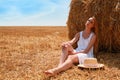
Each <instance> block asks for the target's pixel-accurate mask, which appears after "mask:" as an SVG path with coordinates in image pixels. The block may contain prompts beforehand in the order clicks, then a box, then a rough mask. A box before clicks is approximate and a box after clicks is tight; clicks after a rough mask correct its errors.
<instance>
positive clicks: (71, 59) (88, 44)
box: [45, 17, 97, 76]
mask: <svg viewBox="0 0 120 80" xmlns="http://www.w3.org/2000/svg"><path fill="white" fill-rule="evenodd" d="M96 24H97V22H96V19H95V17H90V18H89V19H88V20H87V21H86V23H85V29H84V30H83V31H81V32H78V33H77V34H76V35H75V37H74V38H73V39H72V40H70V41H68V42H64V43H62V45H61V46H62V54H61V58H60V62H59V65H58V66H57V67H56V68H53V69H49V70H47V71H45V74H49V75H51V76H54V75H55V74H57V73H59V72H61V71H64V70H67V69H69V68H70V67H72V66H73V64H74V63H79V64H83V62H84V59H85V58H92V57H94V55H93V47H94V44H95V41H96V39H97V37H96V31H97V26H96ZM76 41H77V45H78V47H77V48H76V49H73V47H72V45H73V44H74V43H75V42H76Z"/></svg>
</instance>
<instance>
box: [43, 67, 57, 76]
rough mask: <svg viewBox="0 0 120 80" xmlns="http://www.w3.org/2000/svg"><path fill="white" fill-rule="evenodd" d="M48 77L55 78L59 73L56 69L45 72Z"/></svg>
mask: <svg viewBox="0 0 120 80" xmlns="http://www.w3.org/2000/svg"><path fill="white" fill-rule="evenodd" d="M44 73H45V74H46V75H49V76H55V75H56V74H57V71H56V69H55V68H54V69H49V70H47V71H45V72H44Z"/></svg>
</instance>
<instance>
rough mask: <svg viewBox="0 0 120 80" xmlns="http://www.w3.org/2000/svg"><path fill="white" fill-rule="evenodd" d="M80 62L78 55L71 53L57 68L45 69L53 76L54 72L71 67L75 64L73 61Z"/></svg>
mask: <svg viewBox="0 0 120 80" xmlns="http://www.w3.org/2000/svg"><path fill="white" fill-rule="evenodd" d="M78 62H79V60H78V56H77V55H69V56H68V58H67V60H66V61H65V62H64V63H63V64H61V65H60V66H58V67H56V68H53V69H50V70H48V71H45V73H46V74H51V75H52V76H53V75H54V74H57V73H59V72H61V71H64V70H67V69H69V68H70V67H72V66H73V63H78Z"/></svg>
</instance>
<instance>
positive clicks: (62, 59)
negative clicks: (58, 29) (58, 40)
mask: <svg viewBox="0 0 120 80" xmlns="http://www.w3.org/2000/svg"><path fill="white" fill-rule="evenodd" d="M73 50H74V49H73V47H72V46H71V45H70V44H67V45H64V46H62V53H61V56H60V62H59V65H58V66H60V65H61V64H63V63H64V62H65V60H66V59H67V57H68V55H70V54H73V53H72V52H73Z"/></svg>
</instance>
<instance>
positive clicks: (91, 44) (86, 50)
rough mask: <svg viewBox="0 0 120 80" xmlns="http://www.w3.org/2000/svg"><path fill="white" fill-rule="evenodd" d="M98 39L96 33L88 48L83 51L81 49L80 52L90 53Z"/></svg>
mask: <svg viewBox="0 0 120 80" xmlns="http://www.w3.org/2000/svg"><path fill="white" fill-rule="evenodd" d="M95 41H96V35H95V34H94V35H93V36H92V38H91V40H90V43H89V44H88V46H87V48H86V49H85V50H83V51H80V52H79V53H88V52H89V50H90V49H91V47H92V46H93V45H94V44H95Z"/></svg>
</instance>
